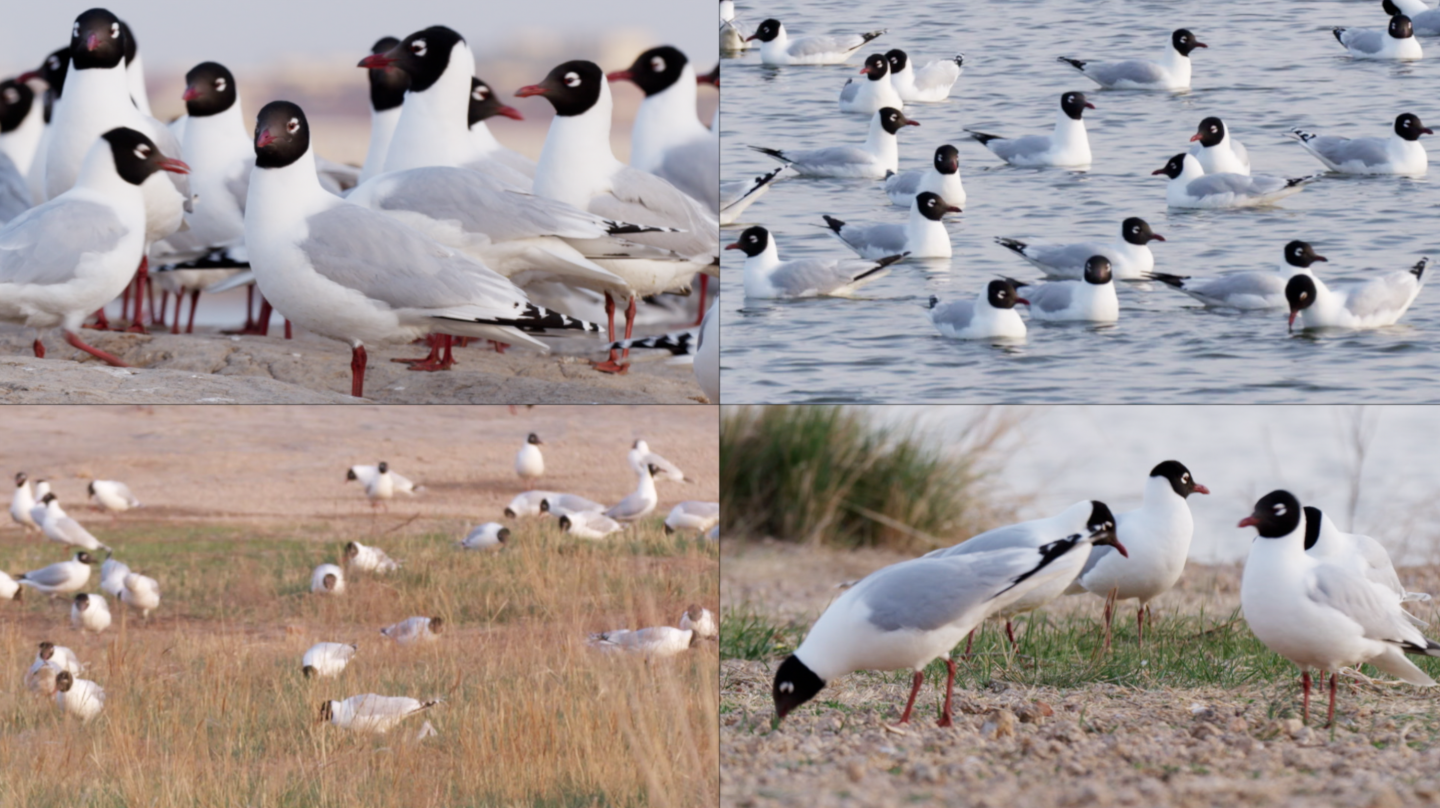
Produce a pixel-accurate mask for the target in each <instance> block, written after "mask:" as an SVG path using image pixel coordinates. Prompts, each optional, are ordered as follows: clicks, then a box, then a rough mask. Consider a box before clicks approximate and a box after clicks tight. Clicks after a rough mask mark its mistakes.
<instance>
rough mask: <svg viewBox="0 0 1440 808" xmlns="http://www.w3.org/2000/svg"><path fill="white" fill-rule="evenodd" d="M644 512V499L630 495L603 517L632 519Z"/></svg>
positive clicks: (637, 495) (636, 495)
mask: <svg viewBox="0 0 1440 808" xmlns="http://www.w3.org/2000/svg"><path fill="white" fill-rule="evenodd" d="M644 510H645V498H644V497H642V496H640V495H639V494H631V495H629V496H627V497H625V498H624V499H622V500H620V501H619V502H617V503H616V504H615V505H614V506H612V507H611V508H610V509H608V510H606V511H605V514H604V515H605V516H608V517H610V518H611V519H634V518H635V517H637V516H639V515H640V514H641V513H642V512H644Z"/></svg>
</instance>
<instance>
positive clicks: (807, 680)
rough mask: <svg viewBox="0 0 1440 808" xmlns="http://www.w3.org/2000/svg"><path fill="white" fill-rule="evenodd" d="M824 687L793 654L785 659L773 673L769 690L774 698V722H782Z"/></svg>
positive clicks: (818, 678)
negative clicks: (773, 679) (773, 678)
mask: <svg viewBox="0 0 1440 808" xmlns="http://www.w3.org/2000/svg"><path fill="white" fill-rule="evenodd" d="M824 687H825V682H824V681H823V680H821V678H820V677H819V676H816V675H815V672H814V671H812V670H810V669H809V668H808V667H806V666H805V663H804V662H801V661H800V659H799V657H797V656H795V655H794V654H791V655H790V656H788V657H786V658H785V661H784V662H781V663H780V668H779V669H778V670H776V671H775V683H774V684H773V685H772V686H771V688H770V694H771V695H772V696H774V698H775V720H776V721H777V722H779V721H784V720H785V716H787V715H789V714H790V711H791V710H794V709H795V708H796V707H799V706H800V705H802V704H804V703H805V702H807V701H809V700H811V699H813V698H815V694H816V693H819V692H820V691H821V690H822V689H823V688H824Z"/></svg>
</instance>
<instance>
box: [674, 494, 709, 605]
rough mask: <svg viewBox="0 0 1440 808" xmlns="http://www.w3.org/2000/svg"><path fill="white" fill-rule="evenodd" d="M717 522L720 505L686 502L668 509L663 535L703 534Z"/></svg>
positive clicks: (693, 501)
mask: <svg viewBox="0 0 1440 808" xmlns="http://www.w3.org/2000/svg"><path fill="white" fill-rule="evenodd" d="M719 521H720V503H718V502H697V501H695V500H686V501H684V502H680V503H676V505H675V507H673V508H671V509H670V514H669V515H668V516H666V517H665V533H666V535H669V534H671V533H675V532H676V531H680V530H694V531H696V532H698V533H704V532H705V531H707V530H709V529H710V528H711V526H713V525H715V524H717V523H719ZM681 628H685V627H684V626H681Z"/></svg>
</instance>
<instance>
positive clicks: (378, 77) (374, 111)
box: [360, 36, 410, 182]
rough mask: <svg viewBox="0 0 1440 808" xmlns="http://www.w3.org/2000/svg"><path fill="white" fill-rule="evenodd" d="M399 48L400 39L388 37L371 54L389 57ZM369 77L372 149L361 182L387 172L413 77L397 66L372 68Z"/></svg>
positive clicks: (371, 50) (369, 150)
mask: <svg viewBox="0 0 1440 808" xmlns="http://www.w3.org/2000/svg"><path fill="white" fill-rule="evenodd" d="M399 44H400V40H399V39H396V38H395V37H393V36H384V37H381V38H379V39H377V40H375V44H374V45H372V46H370V53H371V54H372V55H374V54H382V53H386V52H387V51H390V50H392V49H394V47H395V46H396V45H399ZM368 73H369V75H368V78H369V81H370V145H369V146H368V147H367V148H366V150H365V162H364V163H363V164H362V168H361V169H360V182H364V181H366V180H368V179H370V178H371V177H374V176H377V175H379V174H381V173H383V172H384V170H385V156H386V155H387V154H389V153H390V140H391V138H393V137H394V136H395V125H396V124H398V123H399V122H400V105H401V104H403V103H404V102H405V91H406V90H408V89H410V74H409V73H406V72H405V71H404V70H401V69H400V68H398V67H395V66H394V65H386V66H384V67H372V68H370V69H369V71H368Z"/></svg>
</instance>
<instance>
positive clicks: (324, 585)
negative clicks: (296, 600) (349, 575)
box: [310, 564, 345, 595]
mask: <svg viewBox="0 0 1440 808" xmlns="http://www.w3.org/2000/svg"><path fill="white" fill-rule="evenodd" d="M310 591H311V592H312V593H314V594H318V595H338V594H340V593H342V592H344V591H345V572H344V570H341V569H340V568H339V567H337V566H335V565H334V564H321V565H320V566H318V567H316V568H315V571H314V572H312V573H311V574H310Z"/></svg>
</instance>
